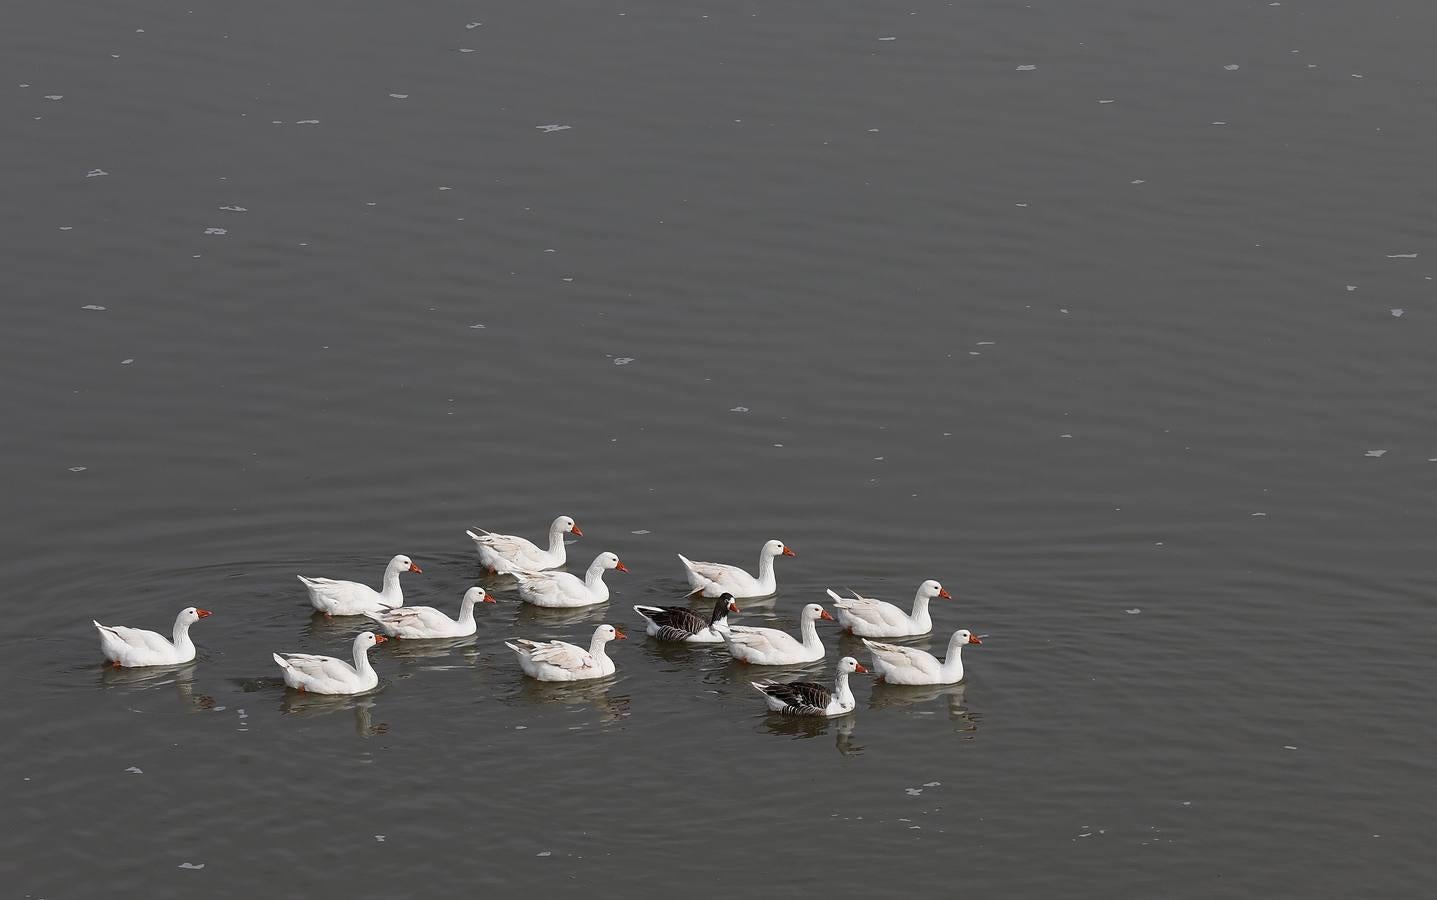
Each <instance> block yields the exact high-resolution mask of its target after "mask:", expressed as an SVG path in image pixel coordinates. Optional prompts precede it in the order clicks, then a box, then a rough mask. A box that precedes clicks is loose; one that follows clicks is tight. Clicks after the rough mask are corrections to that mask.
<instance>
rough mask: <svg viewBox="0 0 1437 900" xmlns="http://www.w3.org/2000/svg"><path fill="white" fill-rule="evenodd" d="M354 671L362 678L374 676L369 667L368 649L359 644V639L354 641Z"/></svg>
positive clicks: (372, 670)
mask: <svg viewBox="0 0 1437 900" xmlns="http://www.w3.org/2000/svg"><path fill="white" fill-rule="evenodd" d="M354 671H355V673H356V674H358V675H359V676H361V677H363V678H368V677H369V676H370V675H373V674H374V669H373V668H372V667H371V666H370V665H369V648H367V647H364V646H362V645H361V644H360V643H359V638H355V639H354Z"/></svg>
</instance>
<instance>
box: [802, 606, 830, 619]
mask: <svg viewBox="0 0 1437 900" xmlns="http://www.w3.org/2000/svg"><path fill="white" fill-rule="evenodd" d="M800 615H801V616H802V617H803V619H804V620H806V621H813V620H815V619H827V620H828V621H830V622H832V621H833V616H832V615H830V614H829V612H828V610H826V609H824V608H823V606H822V604H819V603H810V604H808V605H807V606H805V607H804V608H803V612H802V613H801V614H800Z"/></svg>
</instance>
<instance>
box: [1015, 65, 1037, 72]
mask: <svg viewBox="0 0 1437 900" xmlns="http://www.w3.org/2000/svg"><path fill="white" fill-rule="evenodd" d="M1036 68H1038V67H1037V66H1033V65H1026V64H1025V65H1021V66H1019V67H1018V68H1017V69H1016V70H1014V71H1018V72H1031V71H1033V70H1034V69H1036Z"/></svg>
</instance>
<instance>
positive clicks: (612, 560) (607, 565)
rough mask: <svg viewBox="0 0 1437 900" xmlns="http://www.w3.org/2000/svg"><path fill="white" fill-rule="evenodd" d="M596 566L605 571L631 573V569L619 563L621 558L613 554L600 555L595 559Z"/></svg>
mask: <svg viewBox="0 0 1437 900" xmlns="http://www.w3.org/2000/svg"><path fill="white" fill-rule="evenodd" d="M594 565H596V566H599V567H600V568H603V569H618V570H619V571H620V572H627V571H629V567H628V566H626V565H624V564H623V563H621V562H619V557H618V556H616V555H615V554H613V553H609V552H604V553H600V554H599V555H598V556H597V557H595V558H594Z"/></svg>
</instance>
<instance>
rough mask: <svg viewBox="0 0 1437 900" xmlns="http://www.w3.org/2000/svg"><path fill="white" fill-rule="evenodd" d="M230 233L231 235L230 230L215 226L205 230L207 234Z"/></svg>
mask: <svg viewBox="0 0 1437 900" xmlns="http://www.w3.org/2000/svg"><path fill="white" fill-rule="evenodd" d="M229 233H230V232H229V229H228V228H215V227H214V226H211V227H209V228H206V229H205V234H229Z"/></svg>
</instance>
